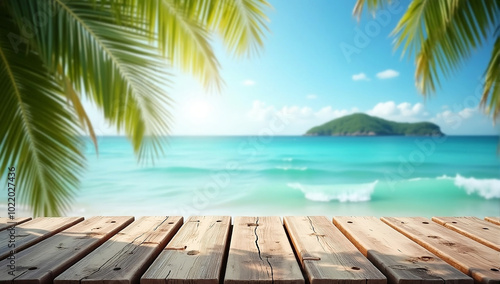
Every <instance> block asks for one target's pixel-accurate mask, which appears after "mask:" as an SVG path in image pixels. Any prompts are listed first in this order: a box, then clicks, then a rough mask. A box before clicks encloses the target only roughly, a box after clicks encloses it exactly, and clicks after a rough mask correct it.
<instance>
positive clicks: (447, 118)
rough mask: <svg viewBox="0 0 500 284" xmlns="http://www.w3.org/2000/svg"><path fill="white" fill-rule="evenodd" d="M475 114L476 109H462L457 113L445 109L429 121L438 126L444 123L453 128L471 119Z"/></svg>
mask: <svg viewBox="0 0 500 284" xmlns="http://www.w3.org/2000/svg"><path fill="white" fill-rule="evenodd" d="M476 113H477V108H464V109H462V110H460V111H457V112H454V111H451V110H449V109H447V110H444V111H442V112H440V113H438V114H436V116H435V117H433V118H432V119H431V121H432V122H435V123H438V124H439V123H444V124H447V125H448V126H453V127H455V126H458V125H460V124H461V123H462V122H463V121H464V120H467V119H469V118H471V117H472V116H473V115H474V114H476Z"/></svg>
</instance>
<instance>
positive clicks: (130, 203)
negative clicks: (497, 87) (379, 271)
mask: <svg viewBox="0 0 500 284" xmlns="http://www.w3.org/2000/svg"><path fill="white" fill-rule="evenodd" d="M167 142H168V145H166V151H165V154H164V156H163V157H162V158H160V159H157V160H156V161H155V164H154V165H151V164H149V165H148V164H146V165H141V164H138V162H137V160H136V157H135V156H134V154H133V151H132V147H131V145H130V143H129V141H128V140H127V139H126V138H124V137H99V139H98V145H99V154H98V155H96V153H95V149H94V147H93V145H92V143H91V142H90V141H89V142H88V143H87V145H86V156H87V159H88V165H87V170H86V172H85V173H84V174H83V176H82V183H81V188H80V189H79V190H78V191H77V195H76V199H75V203H74V204H73V207H72V210H71V211H69V212H68V215H83V216H92V215H134V216H143V215H183V216H190V215H198V214H199V215H201V214H207V215H208V214H210V215H214V214H221V215H231V216H239V215H251V216H254V215H257V216H259V215H260V216H261V215H278V216H284V215H324V216H334V215H373V216H426V217H430V216H437V215H439V216H444V215H448V216H450V215H454V216H478V217H484V216H487V215H495V216H500V159H499V157H500V156H499V155H498V153H497V147H498V143H499V139H498V137H493V136H490V137H488V136H468V137H465V136H463V137H462V136H446V137H302V136H301V137H299V136H297V137H290V136H286V137H272V136H252V137H250V136H248V137H246V136H238V137H169V138H168V139H167Z"/></svg>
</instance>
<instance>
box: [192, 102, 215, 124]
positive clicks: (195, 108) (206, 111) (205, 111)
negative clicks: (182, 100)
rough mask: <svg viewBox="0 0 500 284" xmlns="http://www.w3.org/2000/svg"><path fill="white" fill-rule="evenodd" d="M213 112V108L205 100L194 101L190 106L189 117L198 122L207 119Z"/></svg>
mask: <svg viewBox="0 0 500 284" xmlns="http://www.w3.org/2000/svg"><path fill="white" fill-rule="evenodd" d="M211 110H212V106H211V105H210V104H209V103H208V102H206V101H203V100H195V101H192V102H191V104H190V105H189V115H190V116H191V117H192V118H194V119H196V120H197V121H200V120H203V119H205V118H207V117H208V116H209V115H210V112H211Z"/></svg>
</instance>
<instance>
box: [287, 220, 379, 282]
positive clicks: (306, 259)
mask: <svg viewBox="0 0 500 284" xmlns="http://www.w3.org/2000/svg"><path fill="white" fill-rule="evenodd" d="M283 221H284V223H285V227H286V229H287V231H288V235H289V236H290V239H291V241H292V243H293V246H294V248H295V252H296V253H297V256H298V257H299V260H300V262H301V264H302V267H303V269H304V271H305V273H306V275H307V277H308V278H309V282H310V283H311V284H316V283H326V282H327V283H339V284H340V283H367V284H383V283H386V282H387V280H386V278H385V276H384V275H383V274H382V273H381V272H380V271H378V270H377V268H375V267H374V266H373V265H372V264H371V263H370V262H369V261H368V259H366V258H365V257H364V256H363V255H362V254H361V253H360V252H359V251H358V250H357V249H356V247H354V245H353V244H352V243H351V242H349V240H348V239H347V238H346V237H344V235H342V233H341V232H340V231H339V230H338V229H337V228H335V226H334V225H333V224H332V223H331V222H330V221H329V220H328V219H327V218H326V217H323V216H311V217H298V216H297V217H285V218H284V219H283Z"/></svg>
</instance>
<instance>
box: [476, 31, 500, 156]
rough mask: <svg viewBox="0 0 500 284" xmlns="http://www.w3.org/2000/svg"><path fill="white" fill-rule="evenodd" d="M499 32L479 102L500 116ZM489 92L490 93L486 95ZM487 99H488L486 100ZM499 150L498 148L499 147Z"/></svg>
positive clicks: (495, 115) (496, 116)
mask: <svg viewBox="0 0 500 284" xmlns="http://www.w3.org/2000/svg"><path fill="white" fill-rule="evenodd" d="M499 66H500V33H499V35H498V36H497V39H496V41H495V45H494V46H493V51H492V52H491V59H490V62H489V64H488V68H487V69H486V74H485V76H484V91H483V98H482V100H481V104H482V105H483V106H487V110H488V112H490V113H492V114H493V117H495V118H498V117H500V67H499ZM488 94H491V95H488ZM488 99H489V101H488ZM499 150H500V148H499Z"/></svg>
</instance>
